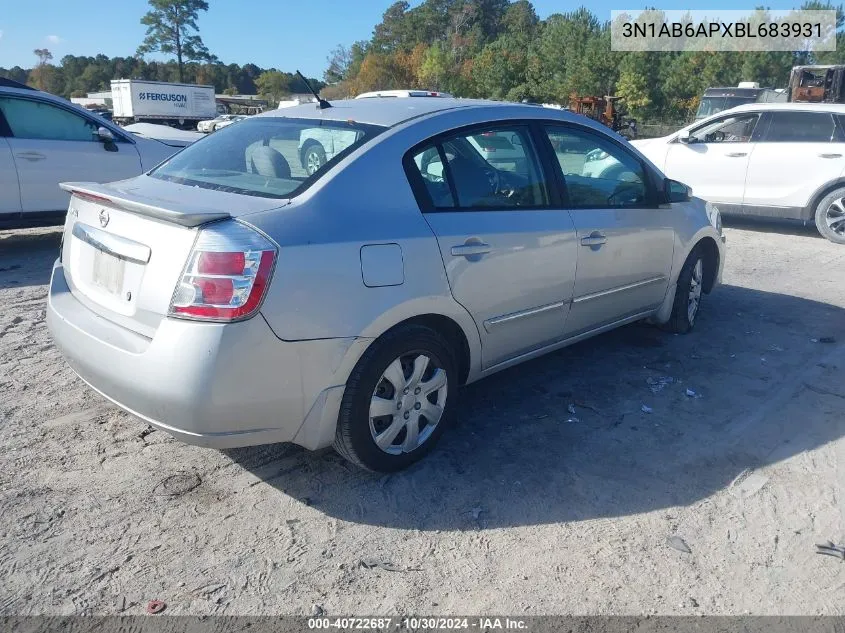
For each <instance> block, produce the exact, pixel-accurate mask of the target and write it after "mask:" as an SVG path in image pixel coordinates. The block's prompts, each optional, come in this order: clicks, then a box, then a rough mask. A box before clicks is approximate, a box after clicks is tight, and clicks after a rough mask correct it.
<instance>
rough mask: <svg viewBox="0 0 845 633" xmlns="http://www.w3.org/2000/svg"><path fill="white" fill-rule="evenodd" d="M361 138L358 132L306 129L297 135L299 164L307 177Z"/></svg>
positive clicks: (319, 128) (329, 128)
mask: <svg viewBox="0 0 845 633" xmlns="http://www.w3.org/2000/svg"><path fill="white" fill-rule="evenodd" d="M360 138H361V132H360V130H355V129H337V128H332V127H314V128H306V129H304V130H302V131H301V132H300V133H299V147H298V150H299V162H300V163H301V164H302V168H303V169H304V170H305V173H307V174H308V175H309V176H310V175H312V174H315V173H317V172H318V171H319V170H320V169H321V168H322V167H323V165H325V164H326V163H327V162H328V161H330V160H331V159H332V158H334V157H335V156H336V155H338V154H340V153H341V152H343V151H344V150H346V149H348V148H350V147H352V145H354V144H355V143H356V142H358V141H359V140H360Z"/></svg>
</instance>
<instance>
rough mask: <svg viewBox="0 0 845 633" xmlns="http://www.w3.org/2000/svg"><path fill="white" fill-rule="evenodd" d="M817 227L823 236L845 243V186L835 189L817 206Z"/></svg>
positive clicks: (837, 242) (835, 241)
mask: <svg viewBox="0 0 845 633" xmlns="http://www.w3.org/2000/svg"><path fill="white" fill-rule="evenodd" d="M815 218H816V228H817V229H818V230H819V233H821V234H822V237H824V238H826V239H828V240H830V241H831V242H834V243H836V244H845V187H839V188H838V189H834V190H833V191H831V192H830V193H829V194H827V195H826V196H825V197H824V198H822V199H821V201H820V202H819V204H818V205H817V206H816V213H815Z"/></svg>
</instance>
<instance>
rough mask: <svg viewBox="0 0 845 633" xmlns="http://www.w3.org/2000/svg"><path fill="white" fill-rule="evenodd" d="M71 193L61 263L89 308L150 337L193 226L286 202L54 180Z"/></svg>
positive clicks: (145, 184)
mask: <svg viewBox="0 0 845 633" xmlns="http://www.w3.org/2000/svg"><path fill="white" fill-rule="evenodd" d="M61 187H62V189H64V190H65V191H68V192H70V193H71V200H70V206H69V209H68V214H67V219H66V221H65V228H64V240H63V246H62V264H63V267H64V273H65V278H66V279H67V282H68V286H69V287H70V289H71V292H72V293H73V295H74V296H75V297H76V298H77V299H78V300H79V301H80V302H81V303H83V304H84V305H86V306H87V307H88V308H89V309H90V310H92V311H93V312H95V313H96V314H98V315H100V316H101V317H103V318H105V319H108V320H109V321H112V322H114V323H117V324H119V325H121V326H123V327H125V328H127V329H130V330H132V331H133V332H136V333H138V334H141V335H143V336H145V337H147V338H152V337H153V336H154V334H155V331H156V329H157V328H158V325H159V323H160V322H161V320H162V319H163V318H164V317H165V316H166V315H167V312H168V309H169V307H170V302H171V299H172V297H173V292H174V290H175V288H176V285H177V284H178V282H179V280H180V278H181V274H182V270H183V268H184V266H185V262H186V261H187V260H188V257H189V255H190V253H191V250H192V248H193V245H194V242H195V241H196V237H197V233H198V231H199V230H200V228H201V227H202V226H203V225H205V224H208V223H210V222H215V221H220V220H225V219H226V218H232V217H237V216H239V215H244V214H247V213H254V212H257V211H266V210H269V209H272V208H276V207H279V206H281V205H283V204H285V203H286V201H282V200H274V199H266V198H252V197H249V196H241V195H236V194H230V193H225V192H220V191H212V190H207V189H199V188H195V187H189V186H186V185H179V184H175V183H170V182H164V181H160V180H156V179H153V178H149V177H147V176H141V177H139V178H133V179H132V180H127V181H121V182H116V183H110V184H105V185H99V184H93V183H62V185H61Z"/></svg>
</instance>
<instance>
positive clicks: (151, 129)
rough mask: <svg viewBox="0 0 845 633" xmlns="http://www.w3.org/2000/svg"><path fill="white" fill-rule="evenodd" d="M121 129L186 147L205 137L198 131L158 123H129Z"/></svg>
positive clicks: (174, 145) (171, 144)
mask: <svg viewBox="0 0 845 633" xmlns="http://www.w3.org/2000/svg"><path fill="white" fill-rule="evenodd" d="M123 129H124V130H126V131H127V132H132V134H134V135H135V136H140V137H143V138H151V139H155V140H157V141H161V142H163V143H166V144H168V145H170V146H171V147H177V148H179V147H187V146H188V145H190V144H191V143H195V142H196V141H198V140H200V139H201V138H204V137H205V134H201V133H199V132H191V131H190V130H180V129H178V128H175V127H170V126H169V125H160V124H158V123H130V124H129V125H124V126H123Z"/></svg>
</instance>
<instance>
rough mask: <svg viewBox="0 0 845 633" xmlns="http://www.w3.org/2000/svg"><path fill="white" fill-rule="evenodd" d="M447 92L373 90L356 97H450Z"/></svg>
mask: <svg viewBox="0 0 845 633" xmlns="http://www.w3.org/2000/svg"><path fill="white" fill-rule="evenodd" d="M451 96H452V95H451V94H449V93H448V92H437V91H434V90H414V89H408V90H374V91H373V92H362V93H361V94H359V95H358V96H356V97H355V98H356V99H372V98H374V97H445V98H448V97H451Z"/></svg>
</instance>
